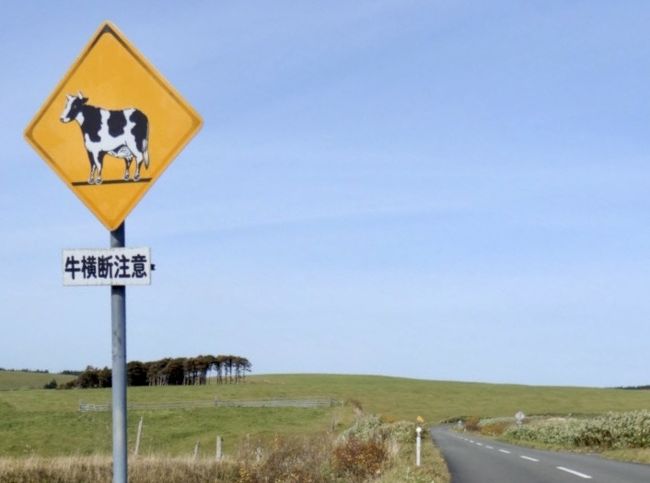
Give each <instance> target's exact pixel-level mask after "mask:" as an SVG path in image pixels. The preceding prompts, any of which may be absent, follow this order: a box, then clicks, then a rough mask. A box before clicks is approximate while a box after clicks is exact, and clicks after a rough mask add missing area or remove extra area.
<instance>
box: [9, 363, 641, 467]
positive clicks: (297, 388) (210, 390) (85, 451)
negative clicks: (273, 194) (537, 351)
mask: <svg viewBox="0 0 650 483" xmlns="http://www.w3.org/2000/svg"><path fill="white" fill-rule="evenodd" d="M0 374H1V373H0ZM9 374H12V373H9ZM45 376H46V377H45V379H47V380H46V381H44V382H47V381H49V380H50V379H51V378H52V377H56V376H53V375H51V374H50V375H48V374H46V375H45ZM3 377H4V376H3ZM30 377H31V375H30ZM57 381H58V378H57ZM21 384H22V383H21ZM36 386H37V387H38V385H36ZM13 387H14V388H15V387H16V386H15V385H14V386H13ZM18 387H23V386H20V385H19V386H18ZM308 396H325V397H332V398H335V399H340V400H343V401H349V400H356V401H358V402H359V403H360V404H361V405H362V406H363V408H364V410H365V411H366V412H369V413H375V414H379V415H382V416H383V417H384V418H385V419H388V420H402V419H404V420H410V421H413V420H414V419H415V418H416V417H417V416H418V415H421V416H422V417H424V418H425V419H426V421H427V423H436V422H439V421H441V420H445V419H450V418H454V417H458V416H467V415H477V416H485V417H487V416H512V415H514V413H515V412H516V411H518V410H523V411H524V412H525V413H526V414H529V415H532V414H568V413H574V414H576V413H580V414H598V413H602V412H606V411H627V410H635V409H645V408H650V391H624V390H615V389H588V388H566V387H565V388H562V387H532V386H514V385H493V384H472V383H458V382H436V381H423V380H413V379H401V378H391V377H378V376H342V375H265V376H255V377H250V378H248V379H247V382H246V383H245V384H239V385H207V386H186V387H183V386H177V387H137V388H129V390H128V399H129V401H131V402H156V401H195V400H209V401H211V400H214V398H215V397H218V398H219V399H260V398H282V397H286V398H291V397H308ZM110 399H111V392H110V390H109V389H85V390H79V389H76V390H42V389H32V390H20V391H0V456H24V455H40V456H54V455H75V454H81V455H89V454H95V453H102V454H108V453H110V451H111V441H112V440H111V420H110V413H83V414H82V413H79V410H78V408H79V402H81V401H83V402H88V403H107V402H110ZM140 416H143V417H144V431H143V439H142V443H141V453H142V454H148V453H155V454H160V453H167V454H172V455H179V456H183V455H185V456H187V455H190V454H191V453H192V450H193V448H194V445H195V443H196V442H197V441H200V443H201V451H202V454H209V453H211V452H212V451H213V449H214V439H215V437H216V435H221V436H223V437H224V438H225V441H224V451H226V452H229V451H234V449H235V447H236V445H237V444H238V443H239V442H240V441H242V440H243V439H245V438H250V439H253V440H257V439H263V440H265V439H268V438H270V437H271V436H272V435H274V434H285V435H287V434H313V433H317V432H320V431H327V430H329V429H330V428H331V427H332V425H333V424H335V425H336V426H337V428H338V429H342V428H343V427H345V426H346V425H347V424H349V423H350V422H351V420H352V418H353V409H352V406H351V405H347V406H344V407H338V408H326V409H288V408H278V409H269V408H218V409H217V408H204V409H192V410H148V411H132V412H130V413H129V420H128V425H129V441H130V447H133V443H134V439H135V432H136V427H137V423H138V420H139V419H140Z"/></svg>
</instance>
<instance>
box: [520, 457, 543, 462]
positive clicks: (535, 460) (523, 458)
mask: <svg viewBox="0 0 650 483" xmlns="http://www.w3.org/2000/svg"><path fill="white" fill-rule="evenodd" d="M520 458H521V459H522V460H528V461H534V462H535V463H539V460H538V459H535V458H531V457H530V456H524V455H521V456H520Z"/></svg>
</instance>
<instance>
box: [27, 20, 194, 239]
mask: <svg viewBox="0 0 650 483" xmlns="http://www.w3.org/2000/svg"><path fill="white" fill-rule="evenodd" d="M103 35H111V36H113V38H114V39H115V40H117V42H119V43H120V44H121V45H122V46H123V47H124V48H125V49H126V50H127V51H128V53H129V54H130V55H131V56H132V57H133V58H134V59H135V60H136V61H137V62H138V63H139V64H140V65H141V66H142V67H143V68H144V69H145V70H146V71H147V72H148V73H149V75H151V77H152V78H153V79H154V80H155V81H156V82H157V83H158V84H159V85H160V86H161V87H162V88H163V90H165V91H166V92H167V93H168V94H169V95H170V96H171V97H173V98H174V100H175V101H176V102H177V103H178V104H179V106H180V107H181V108H182V109H183V110H185V111H186V112H187V113H188V115H189V117H190V118H191V119H192V120H193V121H195V124H194V125H193V126H192V128H191V129H190V130H189V131H188V133H187V135H185V136H184V137H181V139H180V140H179V142H178V143H177V144H176V145H175V146H174V147H173V148H172V149H171V152H170V154H169V159H168V161H167V163H166V165H165V166H164V168H163V169H162V171H160V173H159V175H158V176H157V178H156V179H155V180H152V183H151V185H150V186H148V187H147V188H146V189H143V190H141V191H140V192H139V193H138V194H137V196H136V197H135V198H134V199H133V201H132V202H131V203H130V204H129V205H127V206H126V208H125V209H124V210H123V212H122V213H120V214H118V218H119V222H116V223H115V224H114V225H113V224H110V223H108V222H107V220H105V219H104V217H103V216H102V215H101V214H100V213H98V211H97V210H96V209H95V207H94V206H93V205H92V204H91V203H89V202H88V201H87V200H85V199H84V198H83V197H81V196H80V195H79V193H78V192H77V190H76V189H75V188H74V186H72V183H71V182H70V181H69V180H68V179H67V177H66V176H65V174H64V173H63V172H62V171H61V170H60V169H59V167H58V166H57V164H56V162H55V161H54V159H52V158H51V157H50V155H49V154H48V152H47V150H46V149H45V148H44V147H43V146H41V145H40V144H39V143H38V142H37V141H36V139H34V136H33V131H34V128H35V127H36V125H37V124H38V123H39V122H40V120H41V119H42V118H43V116H44V115H45V112H46V111H47V110H48V109H49V108H50V106H51V105H52V103H53V102H55V101H56V100H57V99H59V98H60V96H61V92H62V91H63V87H64V86H65V85H66V83H67V82H68V81H69V80H70V78H71V77H72V76H73V75H74V73H75V72H76V70H77V69H78V68H79V66H80V65H81V64H82V63H83V61H84V60H85V59H86V57H87V56H88V55H89V53H90V52H91V51H92V49H93V47H94V46H95V45H96V44H97V43H98V42H99V40H100V38H101V37H102V36H103ZM202 126H203V120H202V119H201V116H200V115H199V114H198V112H196V110H195V109H194V108H193V107H192V106H191V105H190V104H189V103H188V102H187V101H186V100H185V99H183V97H182V96H181V95H180V93H178V91H177V90H176V89H175V88H174V87H173V86H172V85H171V84H170V83H169V81H167V79H165V77H164V76H163V75H162V74H161V73H160V72H159V71H158V70H157V69H156V68H155V67H154V65H153V64H152V63H151V62H149V61H148V60H147V58H146V57H145V56H144V55H143V54H142V53H141V52H140V51H139V50H138V49H136V48H135V46H134V45H133V44H132V43H131V42H129V41H128V39H127V38H126V36H125V35H124V34H123V33H122V32H121V31H120V30H119V29H118V28H117V26H115V24H113V23H112V22H110V21H105V22H104V23H102V24H101V25H100V27H99V28H98V29H97V31H96V32H95V34H94V35H93V36H92V37H91V40H90V42H88V44H87V45H86V46H85V47H84V49H83V50H82V52H81V54H80V55H79V56H78V57H77V59H76V60H75V61H74V63H73V64H72V67H70V68H69V69H68V71H67V72H66V74H65V75H64V77H63V79H61V81H59V83H58V84H57V85H56V87H55V88H54V90H53V91H52V93H51V94H50V96H49V97H48V98H47V99H46V100H45V102H44V103H43V105H42V106H41V108H40V109H39V110H38V112H37V113H36V115H35V116H34V118H33V119H32V121H31V122H30V123H29V124H28V125H27V128H26V129H25V132H24V137H25V140H26V141H27V142H28V143H29V144H30V145H31V146H32V148H34V150H35V151H36V152H38V153H39V154H40V155H41V157H42V158H43V159H45V161H46V162H47V164H48V165H49V166H50V167H51V168H52V169H53V170H54V171H55V172H56V174H57V175H58V176H59V178H61V180H62V181H63V182H64V183H65V184H66V185H67V186H68V188H70V189H71V190H72V192H73V193H74V194H75V196H76V197H77V198H79V199H80V200H81V202H82V203H83V204H84V205H86V207H87V208H88V209H89V210H90V211H91V212H92V213H93V214H94V215H95V216H96V217H97V218H98V219H99V221H101V223H102V224H103V225H104V226H105V227H106V228H108V229H109V230H111V231H112V230H115V229H116V228H118V227H119V226H120V225H121V224H122V223H123V222H124V220H125V219H126V217H127V216H128V215H129V213H130V212H131V211H132V210H133V208H135V206H136V205H137V204H138V203H139V202H140V200H141V199H142V198H143V197H144V195H145V194H146V193H147V192H148V191H149V189H150V188H151V186H152V185H153V184H154V183H155V181H156V180H157V179H158V178H159V177H160V176H161V175H162V174H163V172H164V171H165V169H166V168H167V167H169V165H170V164H171V162H172V161H173V160H174V158H176V156H178V154H179V153H180V152H181V151H182V150H183V148H184V147H185V146H186V145H187V144H188V143H189V142H190V140H191V139H192V138H193V137H194V136H195V135H196V134H197V133H198V132H199V130H200V129H201V127H202Z"/></svg>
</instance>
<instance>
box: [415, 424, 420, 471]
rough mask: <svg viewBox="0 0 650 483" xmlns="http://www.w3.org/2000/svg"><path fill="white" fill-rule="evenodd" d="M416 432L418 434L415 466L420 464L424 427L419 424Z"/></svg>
mask: <svg viewBox="0 0 650 483" xmlns="http://www.w3.org/2000/svg"><path fill="white" fill-rule="evenodd" d="M415 432H416V433H417V434H418V435H417V438H416V439H415V466H420V449H421V448H422V436H421V434H422V428H421V427H420V426H418V427H417V428H415Z"/></svg>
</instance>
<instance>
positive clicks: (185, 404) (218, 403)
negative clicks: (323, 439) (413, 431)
mask: <svg viewBox="0 0 650 483" xmlns="http://www.w3.org/2000/svg"><path fill="white" fill-rule="evenodd" d="M342 405H343V403H342V402H341V401H338V400H336V399H331V398H322V397H321V398H306V399H248V400H246V399H238V400H220V399H214V400H203V401H175V402H151V403H128V404H127V409H129V410H132V411H151V410H159V409H195V408H329V407H334V406H342ZM110 410H111V404H110V403H106V404H91V403H83V402H81V403H79V411H80V412H82V413H87V412H102V411H110Z"/></svg>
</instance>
